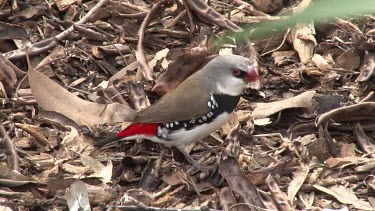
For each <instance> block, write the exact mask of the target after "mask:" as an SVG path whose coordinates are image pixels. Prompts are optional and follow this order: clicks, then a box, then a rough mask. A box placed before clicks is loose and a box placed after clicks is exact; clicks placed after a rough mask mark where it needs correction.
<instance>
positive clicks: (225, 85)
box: [217, 77, 246, 96]
mask: <svg viewBox="0 0 375 211" xmlns="http://www.w3.org/2000/svg"><path fill="white" fill-rule="evenodd" d="M245 86H246V84H245V83H244V81H243V80H242V79H239V78H233V77H231V78H225V79H224V80H223V81H220V82H219V83H217V89H218V91H219V92H221V93H223V94H227V95H231V96H238V95H240V94H241V93H242V90H243V89H244V88H245Z"/></svg>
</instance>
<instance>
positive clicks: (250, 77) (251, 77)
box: [245, 65, 259, 82]
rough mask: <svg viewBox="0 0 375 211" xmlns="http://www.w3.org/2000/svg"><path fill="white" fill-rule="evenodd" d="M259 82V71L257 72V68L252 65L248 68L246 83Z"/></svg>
mask: <svg viewBox="0 0 375 211" xmlns="http://www.w3.org/2000/svg"><path fill="white" fill-rule="evenodd" d="M257 80H259V76H258V73H257V71H256V70H255V68H254V67H253V66H252V65H249V66H248V67H247V74H246V76H245V81H246V82H254V81H257Z"/></svg>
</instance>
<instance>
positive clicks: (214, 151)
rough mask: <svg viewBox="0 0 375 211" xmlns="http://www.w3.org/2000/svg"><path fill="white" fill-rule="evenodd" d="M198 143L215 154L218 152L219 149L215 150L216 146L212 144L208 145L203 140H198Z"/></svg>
mask: <svg viewBox="0 0 375 211" xmlns="http://www.w3.org/2000/svg"><path fill="white" fill-rule="evenodd" d="M197 143H198V144H199V145H201V146H202V147H204V148H206V149H207V150H208V151H209V152H211V153H214V154H215V155H217V154H218V153H217V151H216V150H215V148H214V147H212V146H210V145H208V144H207V143H205V142H203V141H197Z"/></svg>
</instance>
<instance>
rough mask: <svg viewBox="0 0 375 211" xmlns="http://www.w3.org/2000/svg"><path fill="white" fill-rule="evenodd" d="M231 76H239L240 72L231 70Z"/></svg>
mask: <svg viewBox="0 0 375 211" xmlns="http://www.w3.org/2000/svg"><path fill="white" fill-rule="evenodd" d="M231 70H232V75H234V76H239V75H240V74H241V70H239V69H236V68H232V69H231Z"/></svg>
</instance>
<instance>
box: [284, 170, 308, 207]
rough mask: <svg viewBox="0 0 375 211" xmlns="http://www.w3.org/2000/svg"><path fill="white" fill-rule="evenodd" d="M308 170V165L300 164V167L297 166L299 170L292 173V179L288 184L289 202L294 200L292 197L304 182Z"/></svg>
mask: <svg viewBox="0 0 375 211" xmlns="http://www.w3.org/2000/svg"><path fill="white" fill-rule="evenodd" d="M309 170H310V166H309V165H306V164H301V168H299V170H298V171H297V172H295V173H294V174H293V180H292V181H291V182H290V184H289V186H288V199H289V201H290V202H293V201H294V197H295V196H296V194H297V193H298V191H299V189H300V188H301V186H302V185H303V183H304V182H305V180H306V177H307V174H308V173H309Z"/></svg>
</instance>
